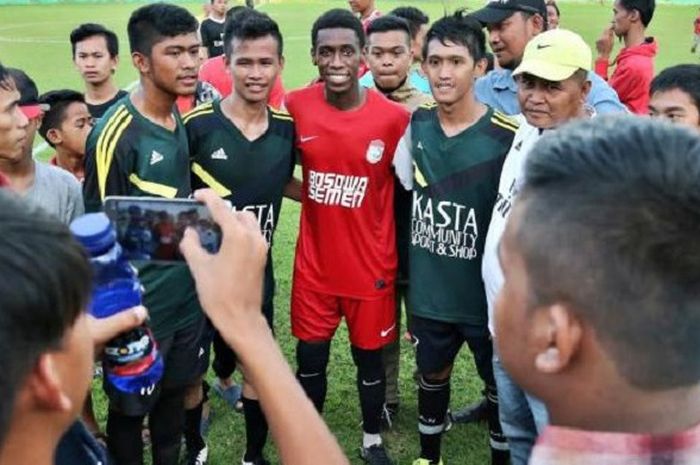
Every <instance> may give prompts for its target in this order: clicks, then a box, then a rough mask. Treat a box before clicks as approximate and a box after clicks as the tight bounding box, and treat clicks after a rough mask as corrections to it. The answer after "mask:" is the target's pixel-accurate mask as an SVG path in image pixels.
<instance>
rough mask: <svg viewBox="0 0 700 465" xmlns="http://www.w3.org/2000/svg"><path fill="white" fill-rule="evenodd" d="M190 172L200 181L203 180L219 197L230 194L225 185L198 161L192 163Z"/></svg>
mask: <svg viewBox="0 0 700 465" xmlns="http://www.w3.org/2000/svg"><path fill="white" fill-rule="evenodd" d="M192 172H193V173H194V174H196V175H197V177H198V178H199V179H201V180H202V182H204V184H206V185H207V186H209V187H211V188H212V189H214V192H216V193H217V194H219V196H220V197H228V196H229V195H231V194H232V192H231V191H230V190H229V189H227V188H226V186H224V185H223V184H221V183H220V182H219V181H217V180H216V179H214V176H212V175H211V174H209V172H208V171H207V170H205V169H204V168H202V165H200V164H199V163H196V162H195V163H192Z"/></svg>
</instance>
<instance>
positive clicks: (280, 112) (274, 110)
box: [267, 105, 292, 118]
mask: <svg viewBox="0 0 700 465" xmlns="http://www.w3.org/2000/svg"><path fill="white" fill-rule="evenodd" d="M267 109H268V110H270V112H271V113H273V114H275V115H279V116H286V117H288V118H291V117H292V115H291V114H289V112H288V111H285V110H279V109H277V108H275V107H273V106H271V105H268V106H267Z"/></svg>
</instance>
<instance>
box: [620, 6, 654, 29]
mask: <svg viewBox="0 0 700 465" xmlns="http://www.w3.org/2000/svg"><path fill="white" fill-rule="evenodd" d="M620 4H621V5H622V6H623V7H624V9H625V10H628V11H632V10H637V11H639V17H640V18H641V20H642V24H643V25H644V27H647V26H648V25H649V23H650V22H651V18H653V17H654V10H655V9H656V0H620Z"/></svg>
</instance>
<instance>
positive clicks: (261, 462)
mask: <svg viewBox="0 0 700 465" xmlns="http://www.w3.org/2000/svg"><path fill="white" fill-rule="evenodd" d="M241 465H270V462H268V461H267V460H265V459H264V458H263V457H258V458H257V459H255V460H253V461H252V462H246V461H245V457H244V458H243V459H241Z"/></svg>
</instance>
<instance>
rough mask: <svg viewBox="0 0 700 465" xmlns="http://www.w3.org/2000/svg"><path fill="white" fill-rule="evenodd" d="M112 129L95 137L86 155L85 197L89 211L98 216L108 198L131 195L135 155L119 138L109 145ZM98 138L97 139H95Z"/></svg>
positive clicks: (123, 139) (91, 138)
mask: <svg viewBox="0 0 700 465" xmlns="http://www.w3.org/2000/svg"><path fill="white" fill-rule="evenodd" d="M110 134H111V132H110V131H109V129H107V130H103V131H101V132H100V133H98V134H91V137H90V139H89V140H88V144H87V150H86V153H85V182H84V184H83V197H84V200H85V210H86V211H88V212H95V211H99V210H101V209H102V203H103V202H104V199H105V197H106V196H108V195H128V194H129V191H130V182H129V175H130V174H131V171H132V169H133V162H134V152H133V150H132V148H131V146H130V144H128V143H127V141H126V140H125V137H119V136H117V135H115V134H112V136H111V137H118V139H117V140H116V141H111V143H108V139H109V138H110ZM93 136H94V137H93Z"/></svg>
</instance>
